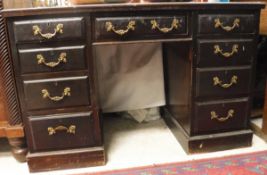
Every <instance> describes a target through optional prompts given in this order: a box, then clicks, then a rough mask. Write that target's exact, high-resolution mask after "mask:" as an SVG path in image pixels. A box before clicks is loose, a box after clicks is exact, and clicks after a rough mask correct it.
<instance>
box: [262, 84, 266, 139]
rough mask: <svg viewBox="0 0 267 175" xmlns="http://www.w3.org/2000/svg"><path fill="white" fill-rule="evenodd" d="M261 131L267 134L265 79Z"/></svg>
mask: <svg viewBox="0 0 267 175" xmlns="http://www.w3.org/2000/svg"><path fill="white" fill-rule="evenodd" d="M262 132H263V133H264V134H267V81H266V87H265V100H264V111H263V115H262Z"/></svg>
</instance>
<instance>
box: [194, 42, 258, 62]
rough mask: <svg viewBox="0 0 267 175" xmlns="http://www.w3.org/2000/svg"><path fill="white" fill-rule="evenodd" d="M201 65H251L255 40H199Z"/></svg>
mask: <svg viewBox="0 0 267 175" xmlns="http://www.w3.org/2000/svg"><path fill="white" fill-rule="evenodd" d="M197 49H198V58H197V64H198V66H199V67H209V66H210V67H211V66H216V67H218V66H237V65H249V64H251V62H252V60H253V56H252V54H253V53H254V52H253V51H254V41H253V40H252V39H246V40H198V42H197Z"/></svg>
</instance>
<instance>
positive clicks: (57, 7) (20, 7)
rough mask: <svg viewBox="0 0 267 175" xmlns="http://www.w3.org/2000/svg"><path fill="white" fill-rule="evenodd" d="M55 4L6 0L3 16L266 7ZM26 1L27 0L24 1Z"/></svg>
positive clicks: (240, 4) (256, 6)
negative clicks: (39, 4)
mask: <svg viewBox="0 0 267 175" xmlns="http://www.w3.org/2000/svg"><path fill="white" fill-rule="evenodd" d="M61 1H62V2H63V1H64V3H56V4H54V5H51V4H50V5H49V6H46V5H44V4H42V5H41V6H34V5H36V4H34V3H32V1H31V0H28V1H27V3H15V2H16V1H15V0H13V1H12V0H11V1H10V0H8V1H4V10H2V13H3V16H6V17H10V16H24V15H42V14H51V13H53V14H55V13H56V14H57V13H77V12H111V11H135V10H141V11H142V10H179V9H181V10H196V9H197V10H206V9H211V10H212V9H214V10H216V9H227V10H229V8H231V9H238V10H244V9H260V8H264V7H265V3H264V2H230V3H207V2H156V3H154V2H150V3H149V2H145V3H101V4H82V5H77V4H73V3H71V1H70V0H58V2H61ZM24 2H25V1H24Z"/></svg>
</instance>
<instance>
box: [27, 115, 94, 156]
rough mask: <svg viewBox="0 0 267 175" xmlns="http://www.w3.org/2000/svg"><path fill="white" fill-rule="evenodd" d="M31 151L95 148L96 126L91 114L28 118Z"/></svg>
mask: <svg viewBox="0 0 267 175" xmlns="http://www.w3.org/2000/svg"><path fill="white" fill-rule="evenodd" d="M28 122H29V126H30V127H29V128H30V133H31V135H32V143H30V145H29V146H30V149H31V151H42V150H50V149H51V150H58V149H69V148H77V147H79V148H82V147H85V146H93V145H94V144H95V141H94V125H93V118H92V116H91V113H90V112H86V113H73V114H64V115H48V116H31V117H29V118H28Z"/></svg>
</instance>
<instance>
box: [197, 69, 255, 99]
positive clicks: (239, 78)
mask: <svg viewBox="0 0 267 175" xmlns="http://www.w3.org/2000/svg"><path fill="white" fill-rule="evenodd" d="M251 74H252V73H251V68H250V67H247V66H246V67H241V68H222V69H197V75H196V96H197V97H209V96H222V97H224V96H231V95H238V94H246V93H248V92H249V90H250V86H251Z"/></svg>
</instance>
